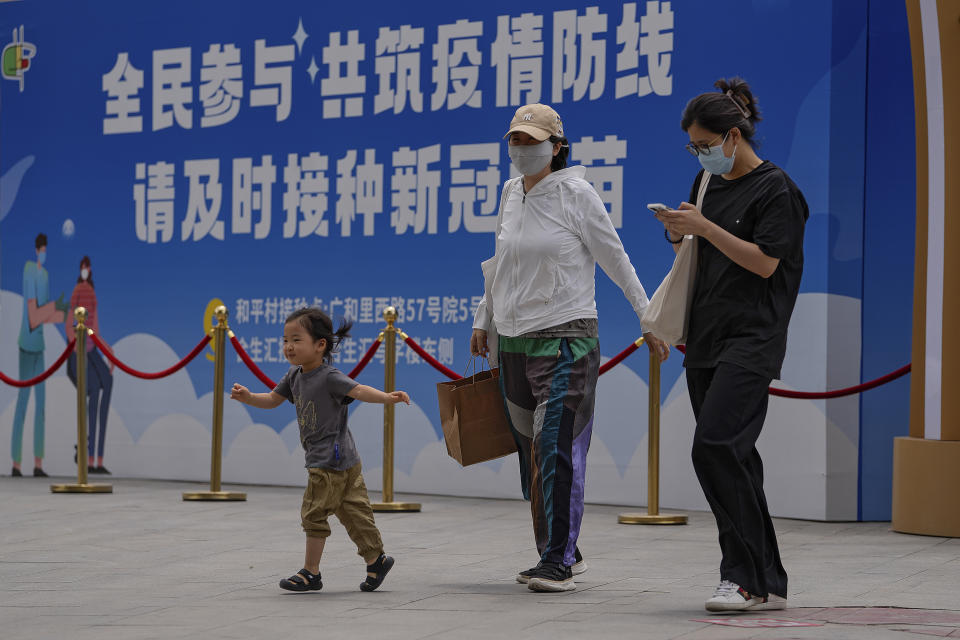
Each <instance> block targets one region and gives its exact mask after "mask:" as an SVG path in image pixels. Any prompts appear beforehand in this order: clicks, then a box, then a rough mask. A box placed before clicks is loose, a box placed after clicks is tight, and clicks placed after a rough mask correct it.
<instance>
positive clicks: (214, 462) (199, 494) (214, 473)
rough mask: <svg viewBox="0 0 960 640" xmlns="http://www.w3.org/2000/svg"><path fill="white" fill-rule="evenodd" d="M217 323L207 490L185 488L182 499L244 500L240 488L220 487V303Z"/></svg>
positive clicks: (223, 329)
mask: <svg viewBox="0 0 960 640" xmlns="http://www.w3.org/2000/svg"><path fill="white" fill-rule="evenodd" d="M214 314H215V315H216V317H217V326H215V327H214V328H213V349H214V351H215V355H216V359H215V360H214V366H213V443H212V444H211V447H210V491H185V492H184V494H183V499H184V500H246V499H247V494H246V493H243V492H241V491H221V490H220V462H221V455H222V453H223V377H224V369H225V368H226V354H225V352H224V350H225V348H226V346H227V340H226V338H227V332H228V331H229V330H230V328H229V327H228V326H227V315H228V314H227V308H226V307H225V306H223V305H220V306H219V307H217V308H216V309H215V310H214Z"/></svg>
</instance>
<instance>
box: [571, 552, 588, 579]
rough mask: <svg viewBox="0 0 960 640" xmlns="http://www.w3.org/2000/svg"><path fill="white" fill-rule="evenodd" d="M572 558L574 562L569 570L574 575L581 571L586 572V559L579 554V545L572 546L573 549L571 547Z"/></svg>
mask: <svg viewBox="0 0 960 640" xmlns="http://www.w3.org/2000/svg"><path fill="white" fill-rule="evenodd" d="M573 558H574V563H573V566H572V567H570V572H571V573H573V575H575V576H578V575H580V574H581V573H586V572H587V561H586V560H584V559H583V556H582V555H580V548H579V547H574V549H573Z"/></svg>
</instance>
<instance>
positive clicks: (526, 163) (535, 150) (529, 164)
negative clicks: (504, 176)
mask: <svg viewBox="0 0 960 640" xmlns="http://www.w3.org/2000/svg"><path fill="white" fill-rule="evenodd" d="M507 153H509V154H510V162H512V163H513V166H514V167H516V168H517V171H519V172H520V173H522V174H523V175H525V176H532V175H536V174H538V173H540V172H541V171H542V170H543V168H544V167H546V166H547V165H548V164H550V161H551V160H552V159H553V143H552V142H550V141H549V140H544V141H543V142H541V143H540V144H511V145H508V146H507Z"/></svg>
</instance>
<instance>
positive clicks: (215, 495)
mask: <svg viewBox="0 0 960 640" xmlns="http://www.w3.org/2000/svg"><path fill="white" fill-rule="evenodd" d="M183 499H184V500H215V501H220V502H225V501H239V500H246V499H247V494H245V493H243V492H242V491H184V492H183Z"/></svg>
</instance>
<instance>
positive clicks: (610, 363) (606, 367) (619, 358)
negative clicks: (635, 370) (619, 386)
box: [599, 342, 640, 376]
mask: <svg viewBox="0 0 960 640" xmlns="http://www.w3.org/2000/svg"><path fill="white" fill-rule="evenodd" d="M639 348H640V346H639V345H638V344H637V343H636V342H634V343H633V344H631V345H630V346H629V347H627V348H626V349H624V350H623V351H621V352H620V353H618V354H617V355H615V356H613V357H612V358H610V359H609V360H607V361H606V362H605V363H603V364H602V365H600V374H599V375H601V376H602V375H603V374H605V373H606V372H607V371H610V369H613V368H614V367H615V366H617V365H618V364H620V363H621V362H623V360H624V359H625V358H626V357H627V356H629V355H630V354H631V353H633V352H634V351H636V350H637V349H639Z"/></svg>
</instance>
